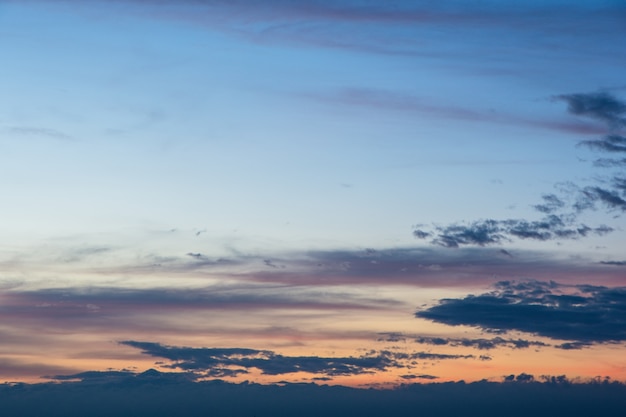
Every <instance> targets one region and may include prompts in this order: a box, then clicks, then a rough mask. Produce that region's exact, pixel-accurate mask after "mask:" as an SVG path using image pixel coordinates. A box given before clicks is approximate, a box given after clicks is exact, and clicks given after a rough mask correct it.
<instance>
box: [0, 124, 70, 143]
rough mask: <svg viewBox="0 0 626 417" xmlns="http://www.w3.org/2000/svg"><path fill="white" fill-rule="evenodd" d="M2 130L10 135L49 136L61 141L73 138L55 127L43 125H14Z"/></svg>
mask: <svg viewBox="0 0 626 417" xmlns="http://www.w3.org/2000/svg"><path fill="white" fill-rule="evenodd" d="M4 130H5V131H6V132H7V133H9V134H10V135H19V136H26V137H40V138H49V139H55V140H62V141H69V140H73V138H72V136H70V135H68V134H66V133H63V132H61V131H59V130H55V129H50V128H45V127H26V126H15V127H10V128H7V129H4Z"/></svg>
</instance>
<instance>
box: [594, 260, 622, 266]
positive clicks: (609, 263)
mask: <svg viewBox="0 0 626 417" xmlns="http://www.w3.org/2000/svg"><path fill="white" fill-rule="evenodd" d="M600 263H601V264H602V265H614V266H626V261H601V262H600Z"/></svg>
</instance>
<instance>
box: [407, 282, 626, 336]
mask: <svg viewBox="0 0 626 417" xmlns="http://www.w3.org/2000/svg"><path fill="white" fill-rule="evenodd" d="M415 316H416V317H418V318H423V319H427V320H432V321H435V322H439V323H445V324H448V325H453V326H456V325H467V326H475V327H479V328H481V329H484V330H486V331H490V332H506V331H510V330H516V331H522V332H527V333H532V334H537V335H539V336H546V337H550V338H553V339H561V340H570V341H574V342H581V343H601V342H622V341H626V287H617V288H607V287H601V286H591V285H569V286H566V285H561V284H557V283H555V282H538V281H527V282H510V281H502V282H499V283H498V284H497V285H496V288H495V290H494V291H492V292H489V293H485V294H481V295H477V296H475V295H469V296H467V297H465V298H461V299H443V300H440V301H439V303H438V304H437V305H435V306H432V307H429V308H426V309H423V310H420V311H417V312H416V313H415Z"/></svg>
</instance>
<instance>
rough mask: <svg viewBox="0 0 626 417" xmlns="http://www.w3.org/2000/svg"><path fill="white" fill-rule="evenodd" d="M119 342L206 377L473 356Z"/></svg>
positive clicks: (367, 368) (351, 369) (367, 369)
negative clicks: (324, 353) (323, 353)
mask: <svg viewBox="0 0 626 417" xmlns="http://www.w3.org/2000/svg"><path fill="white" fill-rule="evenodd" d="M120 344H122V345H126V346H131V347H134V348H137V349H141V352H142V353H144V354H147V355H150V356H155V357H159V358H165V359H168V360H170V361H172V363H171V364H168V365H163V366H165V367H167V368H171V369H181V370H184V371H191V372H194V373H198V374H201V375H203V376H209V377H215V376H217V377H222V376H234V375H236V374H238V373H247V372H248V371H249V370H250V369H258V370H260V371H261V372H262V373H263V374H266V375H283V374H290V373H297V372H307V373H312V374H322V375H325V376H327V377H336V376H345V375H359V374H365V373H375V372H382V371H386V370H388V369H390V368H402V367H406V366H407V365H409V364H413V365H414V364H415V363H416V362H415V361H417V360H421V361H441V360H454V359H475V358H476V357H475V356H474V355H457V354H442V353H432V352H411V353H401V352H392V351H388V350H383V351H370V352H369V353H367V354H366V355H362V356H358V357H352V356H350V357H320V356H284V355H280V354H277V353H275V352H272V351H269V350H257V349H245V348H191V347H177V346H166V345H162V344H160V343H154V342H139V341H133V340H127V341H122V342H120ZM216 370H217V371H216Z"/></svg>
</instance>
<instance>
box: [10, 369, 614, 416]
mask: <svg viewBox="0 0 626 417" xmlns="http://www.w3.org/2000/svg"><path fill="white" fill-rule="evenodd" d="M170 378H174V376H173V375H171V374H168V373H165V374H164V373H160V372H157V371H154V370H152V371H148V372H146V373H144V374H140V375H137V376H136V377H129V378H127V379H125V380H119V379H112V380H110V379H107V378H103V379H100V380H98V381H95V380H89V381H83V382H63V383H49V384H34V385H29V384H4V385H0V399H2V410H3V412H4V413H6V415H10V416H21V417H35V416H41V415H45V416H47V417H75V416H76V417H78V416H81V417H82V416H90V417H105V416H106V417H109V416H120V417H131V416H132V417H144V416H146V417H148V416H174V415H176V416H179V415H184V416H187V417H205V416H212V417H248V416H256V417H273V416H296V415H297V416H301V417H313V416H321V415H323V416H328V417H339V416H342V417H343V416H347V415H351V416H362V417H373V416H381V415H389V416H397V415H405V414H407V412H410V411H411V410H418V411H419V415H425V416H435V415H436V416H440V417H449V416H450V417H451V416H459V415H463V416H470V417H472V416H476V417H492V416H493V417H495V416H502V415H503V413H504V414H506V415H507V416H510V417H528V416H531V415H532V416H538V417H543V416H546V417H547V416H555V415H559V416H579V415H599V416H603V415H621V413H622V412H623V410H624V409H626V386H625V385H623V384H621V383H617V382H610V381H609V380H607V379H604V380H593V381H590V382H587V383H572V382H571V381H569V380H568V379H567V378H566V377H564V376H549V375H545V376H540V377H535V376H534V375H532V374H530V373H524V372H522V373H520V374H517V375H515V374H512V375H509V376H506V377H504V378H503V380H504V382H501V383H500V382H487V381H480V382H474V383H465V382H463V381H460V382H446V383H426V384H403V385H400V386H398V387H397V388H395V389H390V390H377V389H358V388H348V387H342V386H326V385H323V386H320V385H316V384H312V383H304V384H303V383H291V384H289V383H285V384H281V385H259V384H252V383H247V382H245V383H241V384H229V383H225V382H223V381H219V380H217V381H206V382H190V381H178V382H175V383H174V382H173V381H174V380H173V379H170ZM400 378H401V379H402V380H412V379H424V380H430V379H435V378H436V377H435V376H432V375H428V374H416V375H413V374H406V375H403V376H401V377H400ZM503 410H504V411H503Z"/></svg>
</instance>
